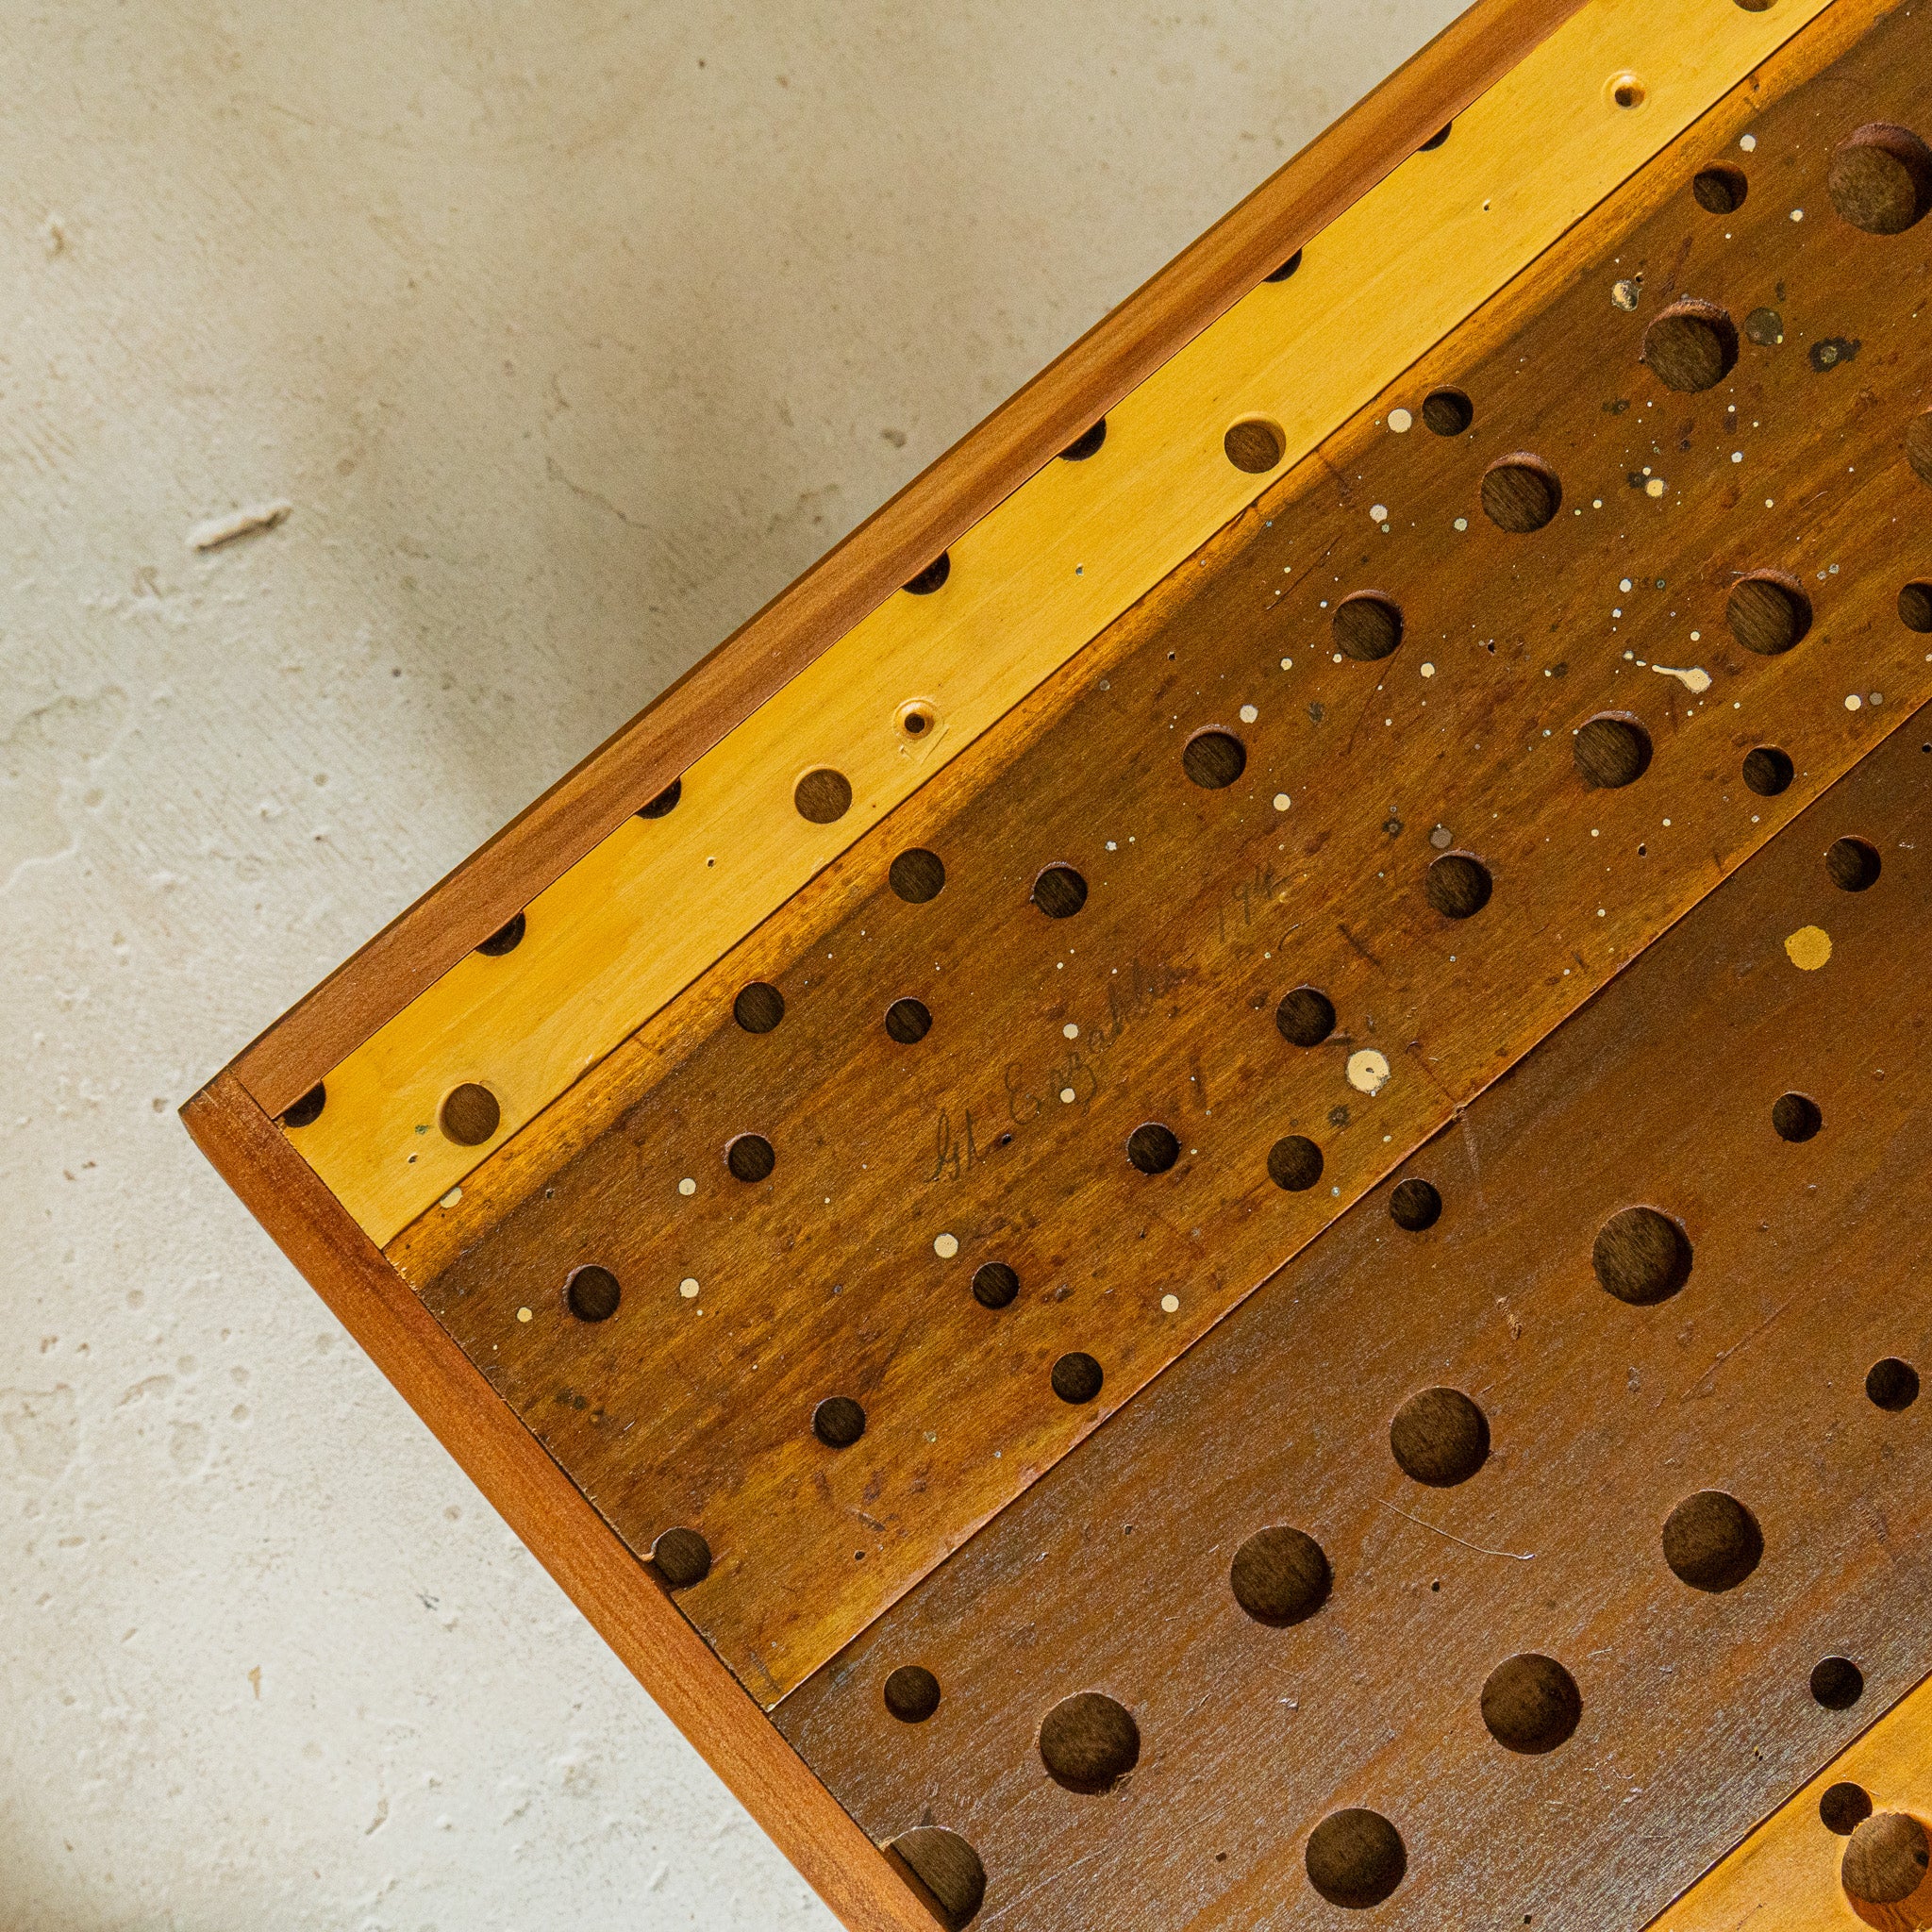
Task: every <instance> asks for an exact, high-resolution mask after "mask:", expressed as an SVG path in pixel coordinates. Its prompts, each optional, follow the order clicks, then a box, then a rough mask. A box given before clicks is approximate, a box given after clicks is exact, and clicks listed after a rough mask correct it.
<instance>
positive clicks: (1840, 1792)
mask: <svg viewBox="0 0 1932 1932" xmlns="http://www.w3.org/2000/svg"><path fill="white" fill-rule="evenodd" d="M1871 1815H1872V1799H1871V1796H1870V1794H1869V1793H1868V1792H1867V1791H1866V1790H1865V1788H1864V1787H1863V1786H1862V1785H1854V1784H1837V1785H1827V1786H1826V1787H1825V1790H1824V1796H1822V1797H1821V1798H1820V1799H1819V1800H1818V1819H1819V1823H1820V1824H1823V1825H1824V1828H1825V1830H1826V1831H1830V1832H1836V1833H1837V1834H1838V1836H1839V1837H1840V1838H1850V1837H1851V1835H1852V1834H1853V1832H1855V1831H1857V1828H1858V1827H1859V1825H1861V1824H1864V1822H1865V1821H1866V1819H1868V1818H1869V1817H1871Z"/></svg>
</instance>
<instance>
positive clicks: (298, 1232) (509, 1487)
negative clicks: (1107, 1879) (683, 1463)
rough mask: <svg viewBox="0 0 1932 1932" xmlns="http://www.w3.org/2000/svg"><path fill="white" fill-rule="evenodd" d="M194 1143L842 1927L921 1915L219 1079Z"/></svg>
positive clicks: (207, 1091)
mask: <svg viewBox="0 0 1932 1932" xmlns="http://www.w3.org/2000/svg"><path fill="white" fill-rule="evenodd" d="M181 1118H182V1122H183V1124H185V1125H186V1127H187V1129H188V1131H189V1133H190V1134H191V1135H192V1137H193V1140H194V1142H195V1144H196V1145H197V1146H198V1147H199V1148H200V1149H201V1151H202V1153H203V1154H204V1155H206V1156H207V1157H208V1160H209V1162H210V1163H211V1164H212V1165H213V1166H214V1168H215V1170H216V1171H217V1172H218V1173H219V1174H221V1176H222V1177H223V1179H224V1180H225V1181H226V1182H227V1184H228V1185H229V1187H231V1188H232V1189H233V1190H234V1191H235V1192H236V1193H237V1194H239V1195H240V1196H241V1198H242V1202H243V1203H244V1204H245V1205H246V1206H247V1208H249V1211H250V1212H251V1213H253V1214H254V1216H255V1217H256V1219H257V1220H258V1222H259V1223H260V1224H261V1225H262V1226H263V1227H264V1228H265V1229H266V1230H267V1232H268V1234H269V1236H270V1238H271V1239H272V1240H273V1241H275V1245H276V1246H277V1247H279V1248H280V1249H281V1251H282V1252H283V1254H285V1255H286V1256H287V1257H289V1259H290V1260H291V1262H292V1263H293V1264H294V1265H295V1267H296V1269H297V1270H298V1271H299V1272H300V1274H302V1275H303V1276H304V1278H305V1279H306V1280H307V1281H308V1284H309V1285H310V1287H312V1288H313V1289H314V1290H315V1291H316V1293H317V1294H319V1295H320V1296H321V1297H322V1299H323V1300H324V1301H325V1303H326V1304H327V1305H328V1307H329V1308H330V1309H331V1311H332V1312H333V1313H334V1314H335V1315H336V1317H337V1319H338V1320H340V1321H341V1323H342V1324H343V1326H344V1327H346V1328H347V1329H348V1330H349V1332H350V1334H351V1335H353V1336H354V1337H355V1339H356V1341H357V1342H358V1345H359V1346H360V1347H361V1348H362V1350H363V1351H364V1352H365V1353H366V1354H367V1355H368V1356H369V1357H370V1359H371V1360H372V1361H374V1362H375V1366H376V1367H377V1368H378V1369H380V1370H381V1371H382V1373H383V1374H384V1375H385V1376H387V1377H388V1379H389V1380H390V1381H391V1383H392V1384H393V1385H394V1387H395V1388H396V1390H397V1391H398V1392H399V1393H400V1394H401V1395H402V1396H403V1399H404V1400H405V1401H406V1402H408V1405H409V1407H411V1408H413V1409H414V1410H415V1411H416V1413H417V1414H418V1415H419V1416H420V1417H421V1418H422V1419H423V1421H424V1422H425V1424H428V1426H429V1429H430V1431H431V1433H432V1434H433V1435H434V1436H435V1437H436V1439H437V1440H438V1441H440V1442H441V1444H442V1446H443V1447H444V1448H445V1449H446V1450H447V1451H448V1452H449V1454H450V1455H451V1456H452V1457H455V1458H456V1460H457V1462H458V1464H460V1465H461V1467H462V1469H463V1471H464V1473H465V1474H467V1475H468V1476H469V1477H470V1479H471V1480H472V1481H473V1482H474V1483H475V1485H476V1487H477V1488H478V1489H479V1490H481V1491H482V1492H483V1494H484V1495H485V1496H486V1497H488V1498H489V1500H490V1503H491V1507H493V1508H495V1509H496V1510H497V1511H498V1513H499V1514H500V1515H501V1516H502V1517H503V1519H504V1521H505V1522H506V1523H507V1524H508V1525H509V1527H510V1529H511V1530H512V1531H513V1532H514V1534H515V1535H516V1536H517V1538H518V1539H519V1541H522V1542H523V1543H524V1544H525V1547H526V1548H528V1549H529V1550H530V1551H531V1552H532V1553H533V1554H534V1555H535V1556H536V1557H537V1558H538V1560H539V1561H540V1562H541V1564H542V1565H543V1567H544V1568H545V1569H546V1570H547V1571H548V1572H549V1573H550V1574H551V1575H552V1576H553V1577H555V1578H556V1580H557V1582H558V1584H559V1585H560V1586H561V1587H562V1589H563V1591H564V1593H565V1594H566V1595H567V1596H569V1598H570V1599H571V1601H572V1602H573V1603H574V1604H575V1605H576V1607H577V1608H578V1609H579V1610H580V1611H582V1612H583V1614H584V1616H585V1617H586V1618H587V1619H588V1620H589V1622H590V1624H591V1627H592V1628H593V1629H595V1630H596V1632H597V1634H598V1635H599V1636H600V1637H601V1638H602V1639H603V1640H604V1641H605V1642H606V1643H608V1645H609V1646H610V1648H611V1649H612V1650H613V1651H615V1652H616V1654H617V1656H618V1657H620V1658H621V1659H622V1660H623V1662H624V1664H625V1668H626V1669H628V1670H629V1671H630V1673H631V1674H632V1675H633V1676H635V1677H636V1678H637V1680H638V1682H639V1683H640V1684H641V1685H642V1686H643V1688H644V1689H645V1691H648V1692H649V1694H650V1696H651V1698H652V1700H653V1701H654V1702H655V1703H656V1704H657V1705H658V1708H659V1709H660V1710H662V1711H663V1713H664V1714H665V1716H666V1717H668V1718H669V1719H670V1720H671V1722H672V1723H673V1724H675V1725H676V1726H677V1728H678V1729H679V1730H680V1731H681V1732H682V1733H683V1734H684V1736H685V1737H686V1738H687V1739H689V1740H690V1741H691V1743H692V1744H693V1745H694V1746H695V1747H696V1749H697V1751H698V1753H699V1755H700V1756H701V1757H703V1758H704V1759H705V1761H706V1762H707V1763H708V1764H709V1765H710V1767H711V1769H712V1770H713V1771H715V1772H716V1773H717V1774H718V1775H719V1776H720V1777H721V1778H722V1779H723V1780H724V1783H725V1785H726V1786H727V1787H728V1788H729V1789H730V1790H731V1791H732V1793H733V1794H734V1795H735V1796H736V1797H737V1798H738V1799H739V1801H740V1802H741V1804H743V1806H744V1807H745V1808H746V1809H747V1810H749V1811H750V1813H751V1814H752V1816H753V1817H754V1818H755V1819H756V1820H757V1821H758V1825H759V1827H760V1828H761V1829H762V1830H763V1831H764V1832H765V1833H766V1834H767V1836H768V1837H770V1838H771V1839H772V1840H773V1841H774V1843H775V1844H776V1845H777V1846H778V1848H779V1850H780V1851H782V1852H783V1853H784V1854H785V1856H786V1857H788V1858H789V1859H790V1860H791V1863H792V1865H793V1866H794V1867H795V1868H796V1870H797V1871H798V1873H799V1874H800V1876H802V1877H803V1878H804V1879H805V1880H806V1882H807V1883H808V1885H810V1886H811V1888H812V1890H814V1891H816V1892H817V1893H818V1895H819V1897H820V1898H822V1899H823V1900H824V1903H825V1904H826V1906H827V1907H830V1909H831V1910H832V1912H833V1913H834V1914H835V1915H836V1916H837V1917H838V1919H839V1920H840V1922H841V1924H844V1925H845V1926H847V1927H848V1928H849V1932H932V1925H933V1921H932V1917H931V1915H930V1913H929V1912H928V1911H927V1910H926V1908H925V1907H924V1906H923V1905H922V1904H921V1903H920V1902H919V1900H918V1899H917V1897H916V1895H915V1894H914V1892H913V1891H912V1890H911V1889H910V1887H908V1884H907V1883H906V1882H905V1880H904V1879H903V1878H902V1877H901V1876H900V1874H898V1872H897V1871H896V1869H895V1868H894V1865H893V1863H892V1860H891V1857H889V1856H888V1854H887V1853H886V1852H884V1851H882V1850H881V1849H880V1848H879V1847H877V1846H876V1845H874V1843H873V1841H872V1840H871V1839H869V1838H868V1837H867V1836H866V1835H865V1833H864V1832H862V1831H861V1830H860V1829H859V1827H858V1824H856V1823H855V1822H854V1821H853V1820H852V1818H851V1817H850V1816H849V1815H848V1814H847V1813H846V1812H845V1811H844V1810H843V1809H842V1808H841V1806H840V1805H839V1803H838V1801H837V1800H836V1799H835V1798H834V1797H833V1796H832V1794H831V1793H830V1792H829V1791H828V1790H826V1789H825V1787H824V1785H823V1784H821V1783H820V1782H819V1780H818V1778H817V1777H816V1776H814V1775H813V1774H812V1772H811V1771H810V1769H809V1768H808V1766H807V1764H806V1762H805V1760H804V1759H803V1758H802V1757H799V1756H798V1754H797V1753H796V1752H795V1751H794V1750H793V1749H792V1748H791V1745H790V1744H789V1743H788V1742H787V1741H786V1740H785V1738H784V1737H783V1736H782V1735H781V1733H780V1732H779V1731H778V1729H777V1727H776V1726H775V1725H774V1724H773V1723H772V1722H771V1720H770V1719H769V1718H767V1717H766V1715H765V1714H764V1712H763V1711H762V1710H761V1709H759V1707H758V1705H757V1703H756V1702H755V1701H754V1700H753V1699H752V1697H751V1696H750V1694H749V1693H748V1692H747V1691H744V1690H743V1688H742V1687H741V1685H740V1684H739V1683H738V1681H737V1680H736V1679H735V1678H734V1677H733V1676H732V1675H731V1674H730V1672H729V1671H728V1670H726V1668H725V1667H724V1663H723V1662H722V1661H721V1660H720V1659H719V1657H717V1656H716V1655H715V1654H714V1653H713V1652H712V1650H711V1649H710V1647H709V1646H708V1644H707V1643H706V1642H705V1641H704V1639H703V1638H702V1637H700V1636H699V1635H698V1633H697V1632H696V1630H695V1629H693V1628H692V1627H691V1624H689V1623H688V1622H687V1621H686V1620H685V1618H684V1616H683V1615H682V1614H681V1613H680V1612H679V1610H678V1609H677V1607H676V1606H675V1604H674V1603H673V1602H672V1600H671V1598H670V1596H669V1595H668V1593H667V1592H666V1591H664V1590H663V1588H662V1586H661V1585H659V1584H658V1583H657V1582H656V1581H655V1580H654V1579H653V1578H652V1576H651V1575H650V1574H649V1572H648V1571H646V1570H645V1569H644V1567H643V1566H642V1565H641V1564H640V1563H639V1562H638V1560H637V1559H636V1557H633V1556H632V1555H631V1553H630V1552H629V1551H628V1550H627V1549H626V1548H625V1546H624V1544H623V1543H622V1542H620V1541H619V1540H618V1538H617V1537H616V1535H615V1534H614V1533H613V1532H612V1531H611V1530H610V1529H609V1527H608V1525H607V1524H605V1523H604V1521H603V1519H602V1518H601V1517H600V1516H599V1515H598V1514H597V1512H596V1510H595V1509H594V1508H593V1507H592V1506H591V1503H590V1502H589V1500H588V1499H587V1498H586V1497H585V1496H584V1495H583V1493H582V1492H581V1491H579V1490H578V1489H577V1488H576V1486H575V1484H574V1483H573V1482H572V1481H571V1480H570V1478H569V1477H568V1476H567V1475H565V1474H564V1473H563V1471H562V1470H561V1469H560V1468H559V1467H558V1464H557V1463H556V1462H555V1461H553V1460H552V1459H551V1457H549V1456H548V1455H547V1454H546V1453H545V1451H544V1450H543V1448H542V1445H541V1443H539V1442H538V1441H537V1439H536V1438H535V1437H534V1436H533V1435H531V1434H530V1432H529V1431H528V1430H527V1429H526V1428H525V1425H524V1424H523V1422H522V1420H521V1419H520V1418H519V1417H518V1416H517V1415H516V1414H515V1413H514V1412H513V1411H512V1410H511V1409H510V1408H509V1407H508V1405H507V1404H505V1403H504V1401H503V1400H502V1398H501V1397H500V1396H498V1395H497V1393H496V1391H494V1390H493V1389H491V1387H490V1385H489V1383H488V1382H487V1381H486V1380H485V1379H484V1377H483V1375H482V1374H480V1373H479V1372H478V1371H477V1370H476V1369H475V1368H474V1367H473V1366H472V1365H471V1363H470V1362H469V1360H468V1358H467V1357H465V1356H464V1355H463V1353H462V1351H461V1350H460V1349H458V1347H457V1345H456V1343H455V1342H454V1341H451V1340H450V1339H449V1337H448V1336H447V1335H446V1334H444V1332H443V1331H442V1329H441V1328H440V1327H439V1326H438V1325H437V1324H436V1322H435V1321H434V1319H433V1318H432V1317H431V1316H430V1315H429V1313H428V1312H427V1310H426V1309H425V1308H424V1307H423V1306H422V1304H421V1303H420V1302H419V1301H418V1300H417V1299H416V1296H415V1295H414V1294H413V1293H412V1292H411V1291H410V1289H409V1287H408V1283H406V1282H405V1281H404V1280H403V1278H402V1276H401V1275H400V1274H397V1273H396V1272H395V1270H394V1269H393V1268H391V1265H390V1264H389V1262H388V1261H386V1260H385V1259H384V1258H383V1256H382V1253H381V1251H380V1250H379V1249H378V1248H377V1247H376V1246H375V1243H374V1242H372V1241H370V1240H369V1238H368V1237H367V1236H366V1235H365V1234H364V1233H363V1232H362V1230H361V1229H360V1228H359V1227H358V1226H357V1224H355V1222H354V1221H353V1220H351V1219H350V1217H349V1215H348V1214H347V1212H346V1211H345V1210H344V1209H343V1208H342V1207H341V1204H340V1203H339V1202H338V1201H337V1200H336V1199H335V1197H334V1196H333V1195H332V1194H330V1193H329V1191H327V1189H325V1187H324V1186H323V1185H322V1183H321V1181H319V1180H318V1179H317V1178H316V1177H315V1175H314V1174H313V1173H311V1172H310V1170H309V1169H308V1166H307V1165H306V1163H305V1162H304V1161H303V1160H302V1158H301V1157H300V1156H299V1155H297V1154H296V1153H295V1152H294V1151H293V1149H292V1148H291V1147H290V1145H289V1143H288V1141H287V1140H286V1138H285V1137H284V1136H283V1135H282V1133H281V1131H280V1130H279V1129H278V1128H277V1127H276V1125H275V1122H274V1121H273V1120H272V1119H271V1118H270V1117H269V1116H268V1115H267V1114H266V1113H265V1112H263V1110H262V1109H261V1108H260V1107H259V1106H258V1104H257V1103H256V1101H255V1100H254V1099H253V1097H252V1096H251V1095H250V1094H249V1093H248V1092H247V1091H246V1090H245V1089H244V1088H243V1087H242V1083H241V1081H240V1080H239V1079H238V1078H237V1077H236V1075H235V1074H234V1073H233V1072H232V1071H227V1072H224V1073H222V1074H217V1075H216V1076H215V1078H214V1079H213V1080H212V1081H210V1082H209V1083H208V1086H206V1087H204V1088H203V1089H202V1090H201V1091H200V1092H198V1093H196V1094H195V1095H194V1096H193V1097H192V1099H191V1100H189V1101H188V1102H187V1103H186V1105H185V1106H183V1108H181Z"/></svg>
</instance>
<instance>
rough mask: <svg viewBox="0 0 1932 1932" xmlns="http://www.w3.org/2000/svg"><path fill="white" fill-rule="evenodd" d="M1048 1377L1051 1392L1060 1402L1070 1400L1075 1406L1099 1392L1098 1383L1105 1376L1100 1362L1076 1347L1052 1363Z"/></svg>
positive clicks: (1100, 1382) (1091, 1398) (1099, 1383)
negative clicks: (1051, 1386) (1051, 1369)
mask: <svg viewBox="0 0 1932 1932" xmlns="http://www.w3.org/2000/svg"><path fill="white" fill-rule="evenodd" d="M1050 1379H1051V1381H1052V1383H1053V1392H1054V1393H1055V1394H1056V1395H1058V1397H1059V1399H1060V1400H1061V1401H1062V1402H1070V1403H1072V1404H1073V1405H1074V1407H1076V1408H1077V1407H1079V1406H1080V1405H1081V1404H1082V1403H1085V1402H1091V1401H1092V1400H1093V1398H1094V1397H1095V1396H1096V1395H1098V1394H1099V1393H1100V1385H1101V1384H1102V1382H1104V1381H1105V1380H1106V1379H1107V1378H1106V1376H1105V1375H1104V1374H1102V1372H1101V1367H1100V1364H1099V1363H1098V1362H1097V1361H1095V1360H1094V1359H1093V1357H1091V1355H1087V1354H1085V1353H1083V1352H1082V1351H1081V1350H1079V1349H1077V1348H1076V1349H1074V1350H1072V1351H1071V1352H1070V1353H1068V1354H1066V1355H1063V1356H1061V1357H1060V1358H1059V1360H1058V1361H1057V1362H1056V1363H1054V1365H1053V1374H1052V1376H1051V1377H1050Z"/></svg>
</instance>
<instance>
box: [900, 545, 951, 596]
mask: <svg viewBox="0 0 1932 1932" xmlns="http://www.w3.org/2000/svg"><path fill="white" fill-rule="evenodd" d="M951 575H953V559H952V558H951V557H950V556H949V555H948V554H947V553H946V552H945V551H943V550H941V552H940V554H939V555H938V556H937V557H935V558H933V560H932V561H931V562H930V563H929V564H927V565H926V567H925V568H924V570H923V571H921V572H920V573H919V575H917V576H914V577H908V578H907V580H906V589H907V590H908V591H911V592H912V594H913V595H914V596H915V597H930V596H931V595H932V593H933V592H934V591H937V590H938V589H940V587H941V585H942V584H944V582H945V581H946V579H947V578H948V577H949V576H951Z"/></svg>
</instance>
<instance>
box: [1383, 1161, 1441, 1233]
mask: <svg viewBox="0 0 1932 1932" xmlns="http://www.w3.org/2000/svg"><path fill="white" fill-rule="evenodd" d="M1441 1218H1442V1197H1441V1194H1439V1193H1438V1192H1437V1191H1436V1190H1435V1188H1434V1187H1433V1186H1432V1185H1431V1184H1430V1183H1429V1182H1428V1181H1425V1180H1419V1179H1417V1178H1415V1177H1414V1176H1413V1175H1411V1176H1410V1177H1409V1178H1408V1179H1407V1180H1406V1181H1398V1182H1397V1183H1396V1184H1395V1191H1394V1192H1393V1193H1392V1194H1391V1195H1390V1196H1389V1219H1390V1220H1391V1221H1392V1222H1393V1223H1394V1224H1396V1226H1397V1227H1399V1228H1403V1229H1405V1230H1406V1231H1407V1233H1409V1234H1421V1233H1422V1231H1423V1230H1424V1228H1426V1227H1434V1226H1435V1224H1437V1222H1439V1221H1440V1220H1441Z"/></svg>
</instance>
